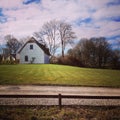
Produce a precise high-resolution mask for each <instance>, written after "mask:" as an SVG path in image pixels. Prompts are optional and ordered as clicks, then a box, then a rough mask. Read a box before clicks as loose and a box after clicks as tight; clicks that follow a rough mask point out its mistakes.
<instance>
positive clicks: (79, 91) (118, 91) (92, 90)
mask: <svg viewBox="0 0 120 120" xmlns="http://www.w3.org/2000/svg"><path fill="white" fill-rule="evenodd" d="M59 93H60V94H62V95H91V96H120V88H105V87H68V86H67V87H66V86H38V85H7V86H3V85H0V94H24V95H28V94H33V95H34V94H35V95H58V94H59ZM62 104H63V105H76V104H77V105H116V106H120V100H119V99H116V100H87V99H86V100H84V99H63V100H62ZM0 105H58V99H53V98H39V99H38V98H30V99H25V98H20V99H19V98H0Z"/></svg>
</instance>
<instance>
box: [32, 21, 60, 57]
mask: <svg viewBox="0 0 120 120" xmlns="http://www.w3.org/2000/svg"><path fill="white" fill-rule="evenodd" d="M34 35H35V37H37V38H38V40H39V42H41V43H42V44H44V45H46V46H47V47H48V48H49V51H50V53H51V55H52V56H54V54H55V52H56V50H57V48H58V47H59V41H58V39H59V36H58V22H57V21H56V20H53V21H50V22H47V23H45V24H44V25H43V26H42V28H41V30H40V31H39V32H35V33H34Z"/></svg>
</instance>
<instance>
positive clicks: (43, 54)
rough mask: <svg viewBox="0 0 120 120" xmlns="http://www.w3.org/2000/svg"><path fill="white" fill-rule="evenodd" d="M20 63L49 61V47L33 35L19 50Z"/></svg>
mask: <svg viewBox="0 0 120 120" xmlns="http://www.w3.org/2000/svg"><path fill="white" fill-rule="evenodd" d="M18 53H19V60H20V63H49V56H50V53H49V49H48V48H46V47H45V46H44V45H42V44H41V43H39V42H38V41H37V40H35V38H33V37H31V38H30V39H29V40H28V41H27V42H26V43H25V44H24V45H23V46H22V47H21V48H20V49H19V51H18Z"/></svg>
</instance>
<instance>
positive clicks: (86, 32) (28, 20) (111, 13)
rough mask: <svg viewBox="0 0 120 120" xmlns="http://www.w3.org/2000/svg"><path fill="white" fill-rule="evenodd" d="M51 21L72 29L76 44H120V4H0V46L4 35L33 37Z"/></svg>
mask: <svg viewBox="0 0 120 120" xmlns="http://www.w3.org/2000/svg"><path fill="white" fill-rule="evenodd" d="M50 20H62V21H65V22H68V23H69V24H71V25H72V28H73V31H74V32H75V33H76V36H77V40H79V39H81V38H91V37H100V36H103V37H106V38H107V39H108V42H109V43H110V44H113V47H117V41H119V40H120V0H0V44H4V43H5V40H4V39H3V38H4V36H5V35H8V34H11V35H13V36H15V37H16V38H18V39H20V38H23V37H26V36H32V35H33V33H34V32H37V31H39V30H40V29H41V27H42V25H43V24H44V23H46V22H49V21H50Z"/></svg>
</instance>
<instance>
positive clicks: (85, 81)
mask: <svg viewBox="0 0 120 120" xmlns="http://www.w3.org/2000/svg"><path fill="white" fill-rule="evenodd" d="M0 84H3V85H5V84H49V85H51V84H52V85H53V84H55V85H56V84H57V85H82V86H112V87H120V70H106V69H90V68H79V67H71V66H63V65H52V64H46V65H45V64H38V65H37V64H35V65H33V64H31V65H30V64H28V65H27V64H26V65H0Z"/></svg>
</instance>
